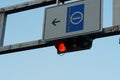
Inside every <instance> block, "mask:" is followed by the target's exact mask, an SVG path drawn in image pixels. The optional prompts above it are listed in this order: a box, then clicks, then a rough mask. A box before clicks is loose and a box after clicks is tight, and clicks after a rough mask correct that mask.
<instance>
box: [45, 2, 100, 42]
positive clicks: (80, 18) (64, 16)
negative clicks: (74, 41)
mask: <svg viewBox="0 0 120 80" xmlns="http://www.w3.org/2000/svg"><path fill="white" fill-rule="evenodd" d="M101 15H102V0H83V1H76V2H72V3H68V4H64V5H59V6H54V7H50V8H47V9H46V10H45V23H44V32H43V39H44V40H45V41H50V40H57V39H62V38H68V37H74V36H79V35H84V34H89V33H94V32H97V31H101V26H102V19H101Z"/></svg>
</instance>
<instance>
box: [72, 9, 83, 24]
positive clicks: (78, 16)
mask: <svg viewBox="0 0 120 80" xmlns="http://www.w3.org/2000/svg"><path fill="white" fill-rule="evenodd" d="M82 20H83V14H82V13H81V12H79V11H77V12H74V13H73V14H72V15H71V17H70V21H71V23H72V24H74V25H77V24H80V23H81V22H82Z"/></svg>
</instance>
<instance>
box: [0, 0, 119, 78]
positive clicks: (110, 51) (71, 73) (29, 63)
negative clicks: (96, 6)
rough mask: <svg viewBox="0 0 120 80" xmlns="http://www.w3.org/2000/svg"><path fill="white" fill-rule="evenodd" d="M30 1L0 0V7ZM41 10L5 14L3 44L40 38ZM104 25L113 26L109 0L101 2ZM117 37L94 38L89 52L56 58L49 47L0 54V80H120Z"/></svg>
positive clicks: (42, 17) (79, 52) (78, 52)
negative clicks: (6, 16)
mask: <svg viewBox="0 0 120 80" xmlns="http://www.w3.org/2000/svg"><path fill="white" fill-rule="evenodd" d="M26 1H30V0H0V7H5V6H9V5H13V4H18V3H22V2H26ZM44 9H45V8H44V7H43V8H37V9H33V10H29V11H24V12H20V13H15V14H11V15H8V18H7V24H6V34H5V43H4V45H8V44H15V43H20V42H26V41H32V40H38V39H41V38H42V30H43V22H44ZM103 12H104V16H103V17H104V18H103V26H104V27H109V26H111V25H112V0H104V10H103ZM119 38H120V37H119V35H118V36H112V37H107V38H101V39H96V40H94V42H93V46H92V48H91V49H90V50H85V51H77V52H72V53H68V54H65V55H63V56H59V55H57V51H56V49H55V48H54V46H52V47H45V48H40V49H34V50H29V51H23V52H16V53H13V54H6V55H0V80H120V76H119V74H120V69H119V68H120V62H119V61H120V58H119V56H120V54H119V51H120V45H119V44H118V43H119Z"/></svg>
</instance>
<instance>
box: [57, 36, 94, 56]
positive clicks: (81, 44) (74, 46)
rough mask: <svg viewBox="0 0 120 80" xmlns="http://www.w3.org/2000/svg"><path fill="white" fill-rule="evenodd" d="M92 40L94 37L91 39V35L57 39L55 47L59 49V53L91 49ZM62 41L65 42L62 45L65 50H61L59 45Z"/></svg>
mask: <svg viewBox="0 0 120 80" xmlns="http://www.w3.org/2000/svg"><path fill="white" fill-rule="evenodd" d="M92 42H93V39H90V38H89V37H84V36H81V37H73V38H67V39H63V40H57V41H55V47H56V49H57V52H58V54H62V53H66V52H73V51H79V50H86V49H90V48H91V47H92ZM61 43H62V44H64V45H63V46H62V47H63V48H62V49H63V50H64V51H63V52H61V51H59V45H60V44H61Z"/></svg>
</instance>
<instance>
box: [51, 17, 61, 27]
mask: <svg viewBox="0 0 120 80" xmlns="http://www.w3.org/2000/svg"><path fill="white" fill-rule="evenodd" d="M59 22H60V20H57V18H55V19H54V20H53V21H52V24H53V25H54V26H56V23H59Z"/></svg>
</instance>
